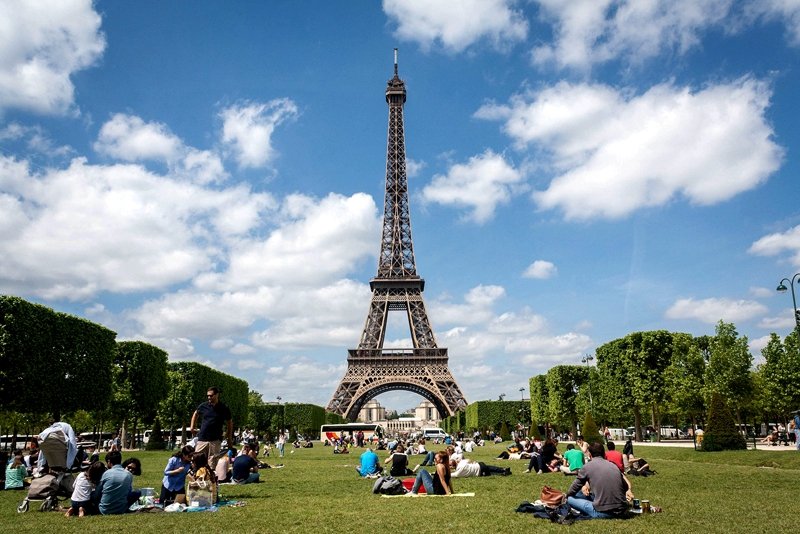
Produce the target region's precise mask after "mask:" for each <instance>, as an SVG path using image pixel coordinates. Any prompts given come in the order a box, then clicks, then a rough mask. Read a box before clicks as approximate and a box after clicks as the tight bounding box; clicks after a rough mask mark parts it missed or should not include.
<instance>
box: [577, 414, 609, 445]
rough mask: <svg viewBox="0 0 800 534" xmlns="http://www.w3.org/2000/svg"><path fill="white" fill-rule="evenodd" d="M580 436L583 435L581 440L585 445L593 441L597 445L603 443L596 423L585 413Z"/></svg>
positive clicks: (590, 415)
mask: <svg viewBox="0 0 800 534" xmlns="http://www.w3.org/2000/svg"><path fill="white" fill-rule="evenodd" d="M581 434H582V435H583V440H584V441H585V442H586V443H594V442H595V441H596V442H598V443H604V442H605V440H604V439H603V437H602V436H601V435H600V429H599V428H597V423H595V422H594V418H593V417H592V414H591V413H590V412H586V415H584V417H583V424H582V425H581Z"/></svg>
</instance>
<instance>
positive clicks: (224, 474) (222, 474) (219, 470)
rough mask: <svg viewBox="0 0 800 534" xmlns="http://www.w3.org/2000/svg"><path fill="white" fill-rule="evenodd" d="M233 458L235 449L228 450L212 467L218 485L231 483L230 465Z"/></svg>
mask: <svg viewBox="0 0 800 534" xmlns="http://www.w3.org/2000/svg"><path fill="white" fill-rule="evenodd" d="M234 456H236V449H228V450H227V451H225V453H224V454H223V455H222V456H220V458H219V460H217V465H216V467H214V475H215V476H216V477H217V481H218V482H219V483H220V484H222V483H226V482H230V481H231V464H232V462H233V458H234Z"/></svg>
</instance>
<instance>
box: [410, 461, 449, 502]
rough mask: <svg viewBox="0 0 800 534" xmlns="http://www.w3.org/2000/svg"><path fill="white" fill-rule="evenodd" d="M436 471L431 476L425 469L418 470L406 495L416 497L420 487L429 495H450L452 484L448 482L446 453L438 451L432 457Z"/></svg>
mask: <svg viewBox="0 0 800 534" xmlns="http://www.w3.org/2000/svg"><path fill="white" fill-rule="evenodd" d="M433 465H434V466H435V467H436V471H435V472H434V474H433V476H431V474H430V473H428V471H426V470H425V469H420V470H419V472H418V473H417V478H416V480H414V485H413V486H412V487H411V492H410V493H407V495H416V494H417V492H418V491H419V487H420V486H424V487H425V492H426V493H428V494H430V495H450V494H452V493H453V483H452V482H451V481H450V457H449V456H447V452H445V451H439V452H437V453H436V454H435V455H434V457H433Z"/></svg>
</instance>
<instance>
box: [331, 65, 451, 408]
mask: <svg viewBox="0 0 800 534" xmlns="http://www.w3.org/2000/svg"><path fill="white" fill-rule="evenodd" d="M394 53H395V55H394V76H393V77H392V78H391V79H390V80H389V82H388V84H387V86H386V103H387V104H388V106H389V131H388V135H387V148H386V193H385V196H384V206H383V229H382V232H381V249H380V255H379V256H378V273H377V275H376V276H375V278H373V279H372V280H370V289H371V290H372V301H371V303H370V307H369V312H368V313H367V320H366V323H365V325H364V330H363V332H362V334H361V341H360V342H359V344H358V348H357V349H351V350H349V351H348V357H347V371H346V373H345V376H344V378H342V380H341V382H340V383H339V386H338V387H337V388H336V392H335V393H334V394H333V398H332V399H331V401H330V402H329V403H328V408H327V409H328V411H330V412H333V413H338V414H340V415H342V416H344V417H347V418H348V419H351V420H354V419H355V418H356V417H357V415H358V412H359V411H360V410H361V408H362V406H363V405H364V404H365V403H366V402H367V401H369V400H370V399H372V398H374V397H377V396H378V395H380V394H382V393H385V392H388V391H394V390H405V391H411V392H413V393H417V394H419V395H421V396H422V397H424V398H426V399H427V400H429V401H431V402H432V403H433V404H434V405H435V406H436V408H437V409H438V410H439V414H440V415H441V416H442V417H446V416H449V415H453V414H454V413H456V412H457V411H459V410H461V409H463V408H464V407H465V406H466V404H467V403H466V400H465V398H464V395H463V393H461V389H460V388H459V387H458V384H457V383H456V381H455V378H453V375H452V373H451V372H450V369H449V367H448V356H447V349H446V348H442V347H439V346H438V345H437V344H436V337H435V336H434V333H433V328H432V327H431V324H430V321H429V320H428V314H427V312H426V311H425V302H424V301H423V299H422V292H423V291H424V289H425V281H424V280H423V279H422V278H420V276H419V275H418V274H417V266H416V262H415V259H414V245H413V241H412V239H411V217H410V214H409V205H408V179H407V176H406V147H405V133H404V126H403V106H404V105H405V103H406V87H405V83H404V82H403V80H401V79H400V76H399V74H398V67H397V49H395V51H394ZM390 311H405V312H406V315H407V317H408V325H409V329H410V332H411V341H412V344H413V347H409V348H399V349H398V348H392V349H384V348H383V344H384V340H385V336H386V326H387V323H388V315H389V312H390Z"/></svg>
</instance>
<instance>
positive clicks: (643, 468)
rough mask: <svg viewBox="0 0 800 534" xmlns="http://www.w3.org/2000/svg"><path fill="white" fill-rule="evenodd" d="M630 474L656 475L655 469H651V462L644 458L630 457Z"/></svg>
mask: <svg viewBox="0 0 800 534" xmlns="http://www.w3.org/2000/svg"><path fill="white" fill-rule="evenodd" d="M627 473H628V474H630V475H634V476H643V477H646V476H650V475H654V474H655V471H653V470H652V469H650V464H649V463H648V462H647V460H645V459H644V458H635V457H633V456H631V457H630V459H629V462H628V471H627Z"/></svg>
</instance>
